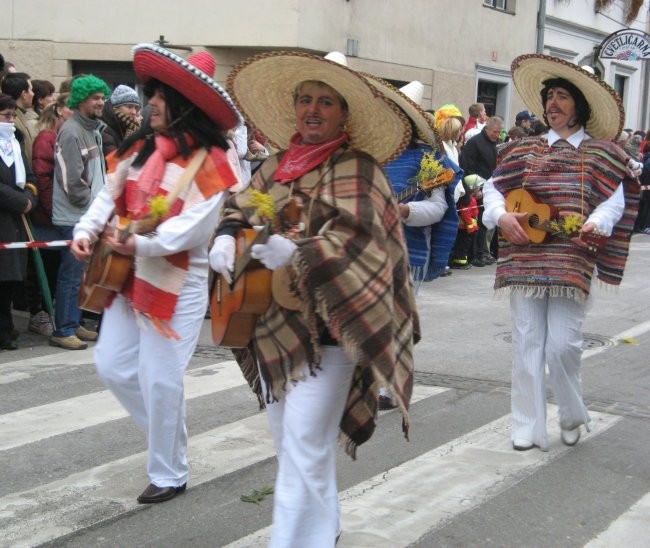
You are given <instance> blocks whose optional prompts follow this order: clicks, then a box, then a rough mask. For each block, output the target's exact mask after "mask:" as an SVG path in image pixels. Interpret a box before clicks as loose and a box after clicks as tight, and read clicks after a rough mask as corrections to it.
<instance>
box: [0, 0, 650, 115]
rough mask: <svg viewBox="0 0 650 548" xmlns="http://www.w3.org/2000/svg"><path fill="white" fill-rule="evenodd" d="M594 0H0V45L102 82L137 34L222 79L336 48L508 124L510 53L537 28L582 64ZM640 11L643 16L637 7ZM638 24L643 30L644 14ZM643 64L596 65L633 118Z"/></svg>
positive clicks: (121, 69) (530, 41)
mask: <svg viewBox="0 0 650 548" xmlns="http://www.w3.org/2000/svg"><path fill="white" fill-rule="evenodd" d="M649 1H650V0H649ZM594 2H595V0H571V1H569V0H538V1H529V0H526V1H524V0H518V1H516V0H410V1H408V2H405V1H404V0H381V1H379V0H270V1H269V0H267V1H266V2H261V1H259V0H248V1H247V2H231V1H228V2H226V1H224V0H185V1H184V2H178V1H176V0H157V1H156V2H154V1H153V0H141V1H139V2H132V1H131V0H113V1H112V2H110V3H106V2H99V1H97V0H83V1H81V0H71V1H66V2H52V1H50V0H3V4H5V9H4V10H3V11H4V13H3V17H2V18H0V52H2V53H3V55H4V56H5V58H6V59H7V60H8V61H11V62H13V63H14V64H15V65H16V66H17V67H18V69H19V70H21V71H25V72H28V73H29V74H30V75H31V76H32V77H34V78H44V79H48V80H51V81H52V82H53V83H54V84H55V85H57V86H58V84H59V83H60V82H61V81H63V80H64V79H65V78H67V77H69V76H71V75H73V74H77V73H82V72H83V73H88V72H92V73H94V74H96V75H98V76H101V77H103V78H104V79H105V80H107V81H108V82H109V83H110V84H112V85H117V84H120V83H126V84H130V85H135V84H136V82H135V75H134V74H133V71H132V66H131V47H132V45H133V44H136V43H140V42H154V41H158V40H161V41H162V43H163V45H166V46H167V47H169V48H170V49H173V50H174V51H176V52H177V53H179V54H181V55H186V54H187V53H188V52H189V51H199V50H201V49H207V50H208V51H210V52H211V53H213V54H214V55H215V57H216V59H217V63H218V66H217V72H216V75H215V77H216V79H217V80H218V81H220V82H222V83H223V82H225V80H226V77H227V75H228V72H229V71H230V70H231V68H232V67H233V66H234V65H235V64H237V63H238V62H239V61H241V60H243V59H245V58H247V57H249V56H250V55H253V54H255V53H259V52H262V51H269V50H280V49H282V50H300V51H308V52H312V53H315V54H325V53H327V52H329V51H341V52H343V53H345V54H346V55H347V56H348V63H349V66H350V67H351V68H353V69H355V70H360V71H364V72H369V73H371V74H375V75H377V76H380V77H382V78H385V79H387V80H389V81H391V82H393V83H394V84H396V85H398V86H400V85H402V84H405V83H407V82H410V81H412V80H419V81H421V82H422V83H423V84H424V86H425V95H424V101H423V105H422V106H423V107H424V108H425V109H436V108H438V107H439V106H441V105H443V104H445V103H454V104H456V105H457V106H458V107H459V108H460V109H461V111H463V112H464V113H465V114H466V113H467V108H468V107H469V105H470V104H472V103H474V102H477V101H480V102H483V103H485V105H486V109H487V111H488V114H496V115H499V116H502V117H503V118H504V119H505V121H506V127H509V125H512V124H514V115H515V113H516V112H518V111H519V110H522V109H523V108H525V106H524V105H523V103H522V102H521V99H520V98H519V96H518V94H517V93H516V90H515V89H514V86H513V84H512V80H511V78H510V63H511V62H512V59H514V58H515V57H516V56H517V55H520V54H522V53H531V52H534V51H536V49H539V48H540V45H539V44H540V42H539V38H540V37H542V38H543V41H542V42H543V49H544V52H546V53H550V54H553V55H558V56H561V57H563V58H566V59H568V60H571V61H574V62H578V63H582V64H585V63H586V64H590V63H589V60H590V58H589V55H590V54H591V53H592V52H593V45H594V44H596V43H600V41H601V40H602V39H603V38H604V37H605V36H607V34H609V33H610V32H611V31H612V29H613V27H615V26H616V24H615V23H614V21H610V19H609V18H608V17H610V15H609V11H611V12H612V13H613V15H611V17H612V18H615V17H616V14H615V13H614V12H615V11H616V9H617V8H616V6H614V7H612V8H610V10H609V11H608V13H607V14H596V13H595V12H594V8H593V5H594ZM615 3H616V2H615ZM618 3H619V4H620V3H621V2H620V1H618ZM642 11H643V18H646V17H647V8H644V10H642ZM540 14H541V15H543V17H540ZM606 15H607V17H606ZM640 17H641V16H640ZM635 24H637V22H635ZM638 24H639V25H640V26H641V27H643V29H644V30H646V27H647V21H645V19H644V20H643V21H642V20H641V19H639V20H638ZM617 28H620V27H617ZM643 64H645V62H642V63H637V64H636V65H635V64H634V63H626V62H621V63H610V62H605V63H603V66H602V73H603V76H604V77H605V79H606V80H607V81H608V82H610V83H612V84H613V83H614V82H615V81H616V79H617V78H620V77H623V78H626V80H625V81H624V82H623V83H624V85H623V92H624V98H625V102H626V107H627V110H628V113H630V114H628V116H629V123H630V124H631V125H632V126H634V127H637V126H639V125H641V126H642V125H643V124H642V123H641V120H642V119H644V116H645V117H646V118H647V113H645V114H644V113H643V112H644V111H643V108H641V106H640V104H641V103H642V102H643V101H642V97H641V94H642V93H643V89H644V88H643V87H642V85H641V84H642V82H643V69H642V68H641V66H642V65H643ZM261 85H263V83H261Z"/></svg>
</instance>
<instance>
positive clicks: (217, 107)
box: [133, 44, 242, 129]
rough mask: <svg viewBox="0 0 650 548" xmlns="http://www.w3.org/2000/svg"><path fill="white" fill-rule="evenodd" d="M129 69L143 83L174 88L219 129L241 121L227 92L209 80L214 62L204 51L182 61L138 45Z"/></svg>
mask: <svg viewBox="0 0 650 548" xmlns="http://www.w3.org/2000/svg"><path fill="white" fill-rule="evenodd" d="M133 68H134V70H135V73H136V75H137V76H138V78H140V80H142V82H144V83H147V82H148V81H149V80H151V79H156V80H159V81H161V82H162V83H163V84H167V85H168V86H170V87H172V88H174V89H175V90H176V91H178V92H179V93H180V94H181V95H183V96H184V97H186V98H187V99H188V100H189V101H190V102H191V103H193V104H194V105H196V106H197V107H198V108H200V109H201V110H202V111H203V112H204V113H205V114H206V115H207V116H208V117H209V118H210V119H211V120H212V121H213V122H214V123H216V124H217V125H218V126H219V127H220V128H222V129H231V128H234V127H235V126H237V125H239V123H240V122H241V121H242V118H241V115H240V114H239V111H238V110H237V107H236V106H235V103H234V102H233V100H232V99H231V97H230V95H228V92H226V90H225V89H223V88H222V87H221V86H220V85H219V84H217V82H215V80H214V79H213V77H212V76H213V75H214V71H215V68H216V62H215V60H214V57H212V55H210V54H209V53H208V52H207V51H201V52H199V53H195V54H194V55H192V56H190V57H189V58H188V59H187V60H185V59H183V58H182V57H180V56H178V55H176V54H175V53H172V52H171V51H169V50H166V49H165V48H161V47H160V46H156V45H154V44H138V45H136V46H134V47H133Z"/></svg>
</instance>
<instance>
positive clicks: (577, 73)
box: [511, 53, 625, 140]
mask: <svg viewBox="0 0 650 548" xmlns="http://www.w3.org/2000/svg"><path fill="white" fill-rule="evenodd" d="M511 70H512V79H513V80H514V83H515V86H516V87H517V91H518V92H519V95H521V98H522V99H523V101H524V103H525V104H526V106H527V107H528V108H529V109H530V110H532V111H533V113H534V114H535V116H537V117H538V118H539V119H543V117H544V106H543V105H542V97H541V94H540V92H541V90H542V88H543V87H544V84H543V82H544V81H545V80H548V79H549V78H564V79H565V80H568V81H569V82H571V83H572V84H573V85H575V86H576V87H577V88H578V89H579V90H580V91H581V92H582V93H583V95H584V96H585V99H586V100H587V102H588V103H589V106H590V107H591V116H590V118H589V120H588V122H587V127H586V128H585V131H586V132H587V133H588V134H589V135H591V136H592V137H593V138H595V139H606V140H614V139H616V138H617V137H618V135H619V134H620V133H621V130H622V129H623V124H624V121H625V110H624V109H623V103H622V102H621V99H620V98H619V96H618V94H617V93H616V92H615V91H614V89H613V88H612V87H611V86H609V85H608V84H606V83H605V82H603V81H602V80H601V79H600V78H598V77H597V76H595V75H594V74H591V73H590V72H587V71H586V70H584V69H582V68H580V67H579V66H578V65H574V64H573V63H569V62H568V61H565V60H563V59H558V58H557V57H551V56H550V55H542V54H540V53H531V54H527V55H520V56H519V57H517V58H516V59H515V60H514V61H513V62H512V66H511Z"/></svg>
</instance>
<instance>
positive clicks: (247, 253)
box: [232, 223, 272, 284]
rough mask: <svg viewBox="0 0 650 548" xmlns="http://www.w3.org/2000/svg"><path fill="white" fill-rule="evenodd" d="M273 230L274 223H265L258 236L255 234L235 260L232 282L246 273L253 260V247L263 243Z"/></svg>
mask: <svg viewBox="0 0 650 548" xmlns="http://www.w3.org/2000/svg"><path fill="white" fill-rule="evenodd" d="M271 232H272V225H271V223H267V224H265V225H264V228H262V230H260V231H259V232H258V233H257V236H255V239H254V240H253V241H252V242H251V244H250V245H249V246H248V247H247V248H246V249H245V250H244V252H243V253H242V254H241V255H240V256H239V257H238V258H237V261H236V262H235V271H234V273H233V277H232V283H233V284H234V283H235V282H236V281H237V280H238V279H239V277H240V276H241V275H242V274H243V273H244V271H245V270H246V268H247V267H248V265H249V263H250V262H251V260H252V257H251V248H252V247H253V246H254V245H255V244H263V243H265V242H266V241H267V240H268V239H269V236H270V235H271Z"/></svg>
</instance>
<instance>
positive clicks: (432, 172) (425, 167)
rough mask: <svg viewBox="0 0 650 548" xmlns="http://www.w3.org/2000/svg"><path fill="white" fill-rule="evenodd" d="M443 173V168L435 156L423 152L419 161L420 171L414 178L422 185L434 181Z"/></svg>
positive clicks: (431, 153)
mask: <svg viewBox="0 0 650 548" xmlns="http://www.w3.org/2000/svg"><path fill="white" fill-rule="evenodd" d="M444 171H445V168H444V167H443V166H442V164H441V163H440V162H439V161H438V160H436V156H435V154H434V153H433V152H425V153H424V155H423V156H422V160H421V161H420V171H419V172H418V174H417V175H416V177H415V178H416V179H417V181H418V182H420V183H423V182H424V181H429V180H431V179H435V178H436V177H437V176H438V175H440V174H441V173H443V172H444Z"/></svg>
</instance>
